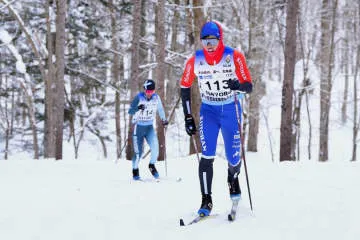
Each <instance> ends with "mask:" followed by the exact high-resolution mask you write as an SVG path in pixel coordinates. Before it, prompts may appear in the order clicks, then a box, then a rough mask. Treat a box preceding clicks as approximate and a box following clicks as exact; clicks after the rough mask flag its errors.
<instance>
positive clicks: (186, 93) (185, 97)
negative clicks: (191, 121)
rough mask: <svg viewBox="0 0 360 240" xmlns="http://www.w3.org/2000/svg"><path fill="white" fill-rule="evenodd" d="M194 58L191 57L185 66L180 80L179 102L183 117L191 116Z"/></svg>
mask: <svg viewBox="0 0 360 240" xmlns="http://www.w3.org/2000/svg"><path fill="white" fill-rule="evenodd" d="M194 63H195V56H192V57H191V58H190V59H189V60H188V61H187V62H186V65H185V70H184V73H183V75H182V78H181V80H180V87H181V101H182V106H183V111H184V115H185V116H186V115H191V91H190V90H191V89H190V87H191V85H192V83H193V81H194V79H195V73H194Z"/></svg>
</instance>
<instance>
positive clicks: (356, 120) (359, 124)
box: [351, 44, 360, 161]
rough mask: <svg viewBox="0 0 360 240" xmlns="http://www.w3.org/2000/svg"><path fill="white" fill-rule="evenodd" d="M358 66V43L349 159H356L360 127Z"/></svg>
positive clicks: (359, 66) (359, 48) (359, 53)
mask: <svg viewBox="0 0 360 240" xmlns="http://www.w3.org/2000/svg"><path fill="white" fill-rule="evenodd" d="M359 68H360V44H358V47H357V55H356V66H355V73H354V115H353V119H354V123H353V139H352V142H353V144H352V145H353V149H352V156H351V161H356V151H357V141H358V139H357V138H358V133H359V127H360V117H359V113H358V110H359V109H358V95H357V90H358V87H357V76H358V73H359Z"/></svg>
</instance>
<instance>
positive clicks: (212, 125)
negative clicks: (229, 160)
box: [198, 104, 220, 216]
mask: <svg viewBox="0 0 360 240" xmlns="http://www.w3.org/2000/svg"><path fill="white" fill-rule="evenodd" d="M218 116H219V115H218V114H217V113H216V112H215V111H214V109H213V108H212V107H209V106H207V105H204V104H203V105H202V106H201V110H200V122H199V134H200V142H201V149H202V157H201V159H200V163H199V180H200V188H201V195H202V202H201V206H200V209H199V211H198V214H199V215H205V216H207V215H209V214H210V212H211V209H212V199H211V188H212V179H213V162H214V157H215V153H216V143H217V137H218V134H219V126H220V125H219V121H218Z"/></svg>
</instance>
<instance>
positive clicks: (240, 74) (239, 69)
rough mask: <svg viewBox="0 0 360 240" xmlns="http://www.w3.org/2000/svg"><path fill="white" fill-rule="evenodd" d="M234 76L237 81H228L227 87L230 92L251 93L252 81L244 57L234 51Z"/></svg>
mask: <svg viewBox="0 0 360 240" xmlns="http://www.w3.org/2000/svg"><path fill="white" fill-rule="evenodd" d="M234 62H235V74H236V76H237V79H234V80H229V87H230V89H232V90H239V91H242V92H246V93H250V92H252V81H251V75H250V71H249V69H248V67H247V65H246V61H245V57H244V55H243V54H242V53H240V52H239V51H236V50H235V51H234Z"/></svg>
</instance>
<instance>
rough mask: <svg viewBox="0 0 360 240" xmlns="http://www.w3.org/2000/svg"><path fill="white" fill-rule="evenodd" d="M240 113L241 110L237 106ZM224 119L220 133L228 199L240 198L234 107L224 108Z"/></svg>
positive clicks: (236, 127) (236, 128)
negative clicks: (226, 170)
mask: <svg viewBox="0 0 360 240" xmlns="http://www.w3.org/2000/svg"><path fill="white" fill-rule="evenodd" d="M239 109H240V111H241V108H240V106H239ZM225 113H226V114H224V117H223V119H222V121H221V133H222V135H223V138H224V145H225V153H226V158H227V160H228V178H227V182H228V186H229V192H230V197H231V198H232V199H234V198H240V194H241V190H240V186H239V179H238V175H239V173H240V167H241V148H240V147H241V138H240V133H239V128H238V124H237V116H236V111H235V105H234V104H229V105H227V106H226V109H225Z"/></svg>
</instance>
